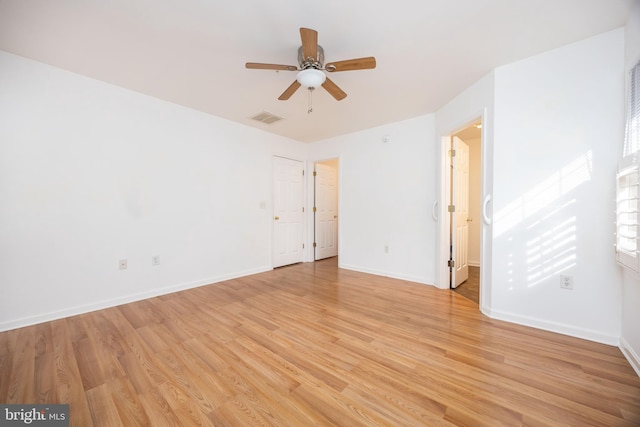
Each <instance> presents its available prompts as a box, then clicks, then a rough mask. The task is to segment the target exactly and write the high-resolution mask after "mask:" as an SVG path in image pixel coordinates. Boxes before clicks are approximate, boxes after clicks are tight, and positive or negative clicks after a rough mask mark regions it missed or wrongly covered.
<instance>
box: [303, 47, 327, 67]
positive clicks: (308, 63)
mask: <svg viewBox="0 0 640 427" xmlns="http://www.w3.org/2000/svg"><path fill="white" fill-rule="evenodd" d="M298 64H299V65H300V69H301V70H304V69H306V68H315V69H318V70H320V69H322V65H323V64H324V49H323V48H322V46H320V45H318V58H317V60H316V61H314V60H313V59H312V58H305V57H304V53H302V46H300V47H299V48H298Z"/></svg>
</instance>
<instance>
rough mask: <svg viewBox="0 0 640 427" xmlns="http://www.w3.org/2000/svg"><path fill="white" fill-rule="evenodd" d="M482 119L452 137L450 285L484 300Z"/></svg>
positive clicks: (467, 296)
mask: <svg viewBox="0 0 640 427" xmlns="http://www.w3.org/2000/svg"><path fill="white" fill-rule="evenodd" d="M481 129H482V121H481V119H478V120H475V121H474V122H473V123H471V124H470V125H468V126H467V127H465V128H464V129H462V130H460V131H458V132H456V133H454V134H453V135H451V138H450V143H451V146H450V150H449V152H448V157H449V162H450V163H449V164H450V170H451V174H450V180H449V183H450V186H449V189H448V190H449V203H448V206H450V208H449V209H448V211H449V215H450V216H449V248H450V276H449V277H450V279H449V286H450V288H451V289H453V290H454V291H455V292H457V293H459V294H461V295H463V296H465V297H466V298H468V299H470V300H472V301H474V302H475V303H477V304H479V303H480V265H481V247H482V245H481V233H482V201H481V195H482V184H481V183H482V130H481Z"/></svg>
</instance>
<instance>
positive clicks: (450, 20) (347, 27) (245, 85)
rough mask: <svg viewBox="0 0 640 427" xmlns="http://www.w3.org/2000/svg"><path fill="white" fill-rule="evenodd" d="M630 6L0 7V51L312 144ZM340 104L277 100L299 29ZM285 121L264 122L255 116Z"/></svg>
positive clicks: (88, 1)
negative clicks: (312, 35) (332, 67)
mask: <svg viewBox="0 0 640 427" xmlns="http://www.w3.org/2000/svg"><path fill="white" fill-rule="evenodd" d="M633 3H634V0H529V1H520V0H394V1H384V2H371V1H370V0H367V1H365V0H347V1H345V0H322V1H308V0H270V1H266V0H237V1H225V0H108V1H105V0H0V49H2V50H5V51H8V52H11V53H15V54H18V55H22V56H25V57H27V58H32V59H35V60H37V61H41V62H44V63H48V64H51V65H54V66H57V67H60V68H63V69H67V70H70V71H73V72H75V73H78V74H82V75H85V76H89V77H93V78H95V79H98V80H102V81H105V82H109V83H112V84H115V85H118V86H122V87H125V88H128V89H131V90H134V91H137V92H141V93H145V94H147V95H151V96H154V97H156V98H160V99H164V100H167V101H171V102H174V103H177V104H181V105H184V106H187V107H190V108H193V109H196V110H200V111H204V112H206V113H210V114H213V115H216V116H220V117H224V118H226V119H229V120H232V121H235V122H239V123H243V124H246V125H249V126H254V127H257V128H261V129H264V130H266V131H268V132H273V133H276V134H279V135H283V136H287V137H290V138H293V139H295V140H299V141H304V142H310V141H317V140H322V139H325V138H329V137H333V136H337V135H341V134H345V133H349V132H353V131H358V130H361V129H366V128H370V127H374V126H378V125H382V124H385V123H391V122H395V121H399V120H403V119H408V118H412V117H416V116H419V115H422V114H426V113H431V112H434V111H435V110H437V109H438V108H439V107H441V106H442V105H443V104H444V103H446V102H447V101H449V100H451V99H452V98H453V97H454V96H456V95H457V94H459V93H460V92H462V91H463V90H464V89H465V88H467V87H468V86H469V85H471V84H472V83H474V82H475V81H476V80H478V79H479V78H481V77H482V76H483V75H485V74H486V73H487V72H489V71H490V70H492V69H493V68H495V67H497V66H500V65H503V64H507V63H510V62H513V61H516V60H519V59H522V58H526V57H528V56H531V55H534V54H537V53H541V52H544V51H546V50H549V49H553V48H556V47H559V46H562V45H565V44H568V43H571V42H574V41H578V40H581V39H584V38H587V37H589V36H592V35H595V34H599V33H602V32H605V31H608V30H612V29H614V28H618V27H621V26H623V25H624V24H625V22H626V19H627V16H628V15H629V12H630V10H631V7H632V5H633ZM300 27H308V28H313V29H315V30H317V31H318V33H319V37H318V39H319V40H318V43H319V44H320V45H321V46H323V47H324V49H325V59H326V61H325V62H332V61H339V60H345V59H351V58H358V57H364V56H375V57H376V59H377V64H378V65H377V68H376V69H374V70H360V71H347V72H340V73H333V74H331V79H332V80H333V81H334V82H335V83H336V84H338V85H339V86H340V87H341V88H342V89H343V90H344V91H345V92H347V94H348V96H347V98H346V99H344V100H343V101H339V102H338V101H336V100H334V99H333V98H332V97H331V96H330V95H329V94H328V93H327V92H326V91H324V90H322V89H319V90H316V91H315V92H314V94H313V113H311V114H307V109H308V96H307V93H306V91H305V90H303V89H300V90H298V92H296V93H295V94H294V95H293V96H292V97H291V99H290V100H289V101H278V100H277V98H278V96H279V95H280V94H281V93H282V92H283V91H284V90H285V89H286V88H287V87H288V86H289V84H291V82H292V81H293V80H294V79H295V72H288V71H280V72H276V71H270V70H269V71H267V70H247V69H245V67H244V64H245V62H267V63H276V64H291V65H297V49H298V47H299V46H300V35H299V28H300ZM263 110H266V111H269V112H272V113H274V114H276V115H280V116H283V117H285V118H286V119H285V120H282V121H280V122H277V123H274V124H271V125H266V124H263V123H259V122H255V121H253V120H250V119H249V117H251V116H253V115H255V114H257V113H259V112H261V111H263Z"/></svg>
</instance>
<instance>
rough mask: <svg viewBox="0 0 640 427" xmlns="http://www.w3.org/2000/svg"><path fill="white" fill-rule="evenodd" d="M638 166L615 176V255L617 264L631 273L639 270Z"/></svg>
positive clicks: (625, 169)
mask: <svg viewBox="0 0 640 427" xmlns="http://www.w3.org/2000/svg"><path fill="white" fill-rule="evenodd" d="M639 176H640V175H639V174H638V164H637V162H634V163H633V164H631V165H629V166H627V167H625V168H623V169H622V170H621V171H619V172H618V176H617V185H616V190H617V198H616V203H617V206H616V228H617V230H616V253H617V258H618V263H620V264H621V265H623V266H624V267H627V268H630V269H632V270H633V271H639V270H640V261H639V257H638V220H639V219H640V218H639V216H638V208H639V207H640V205H639V204H638V196H640V192H639V191H638V184H639V181H640V180H639V179H638V178H639Z"/></svg>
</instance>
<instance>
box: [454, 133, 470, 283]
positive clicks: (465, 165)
mask: <svg viewBox="0 0 640 427" xmlns="http://www.w3.org/2000/svg"><path fill="white" fill-rule="evenodd" d="M453 150H454V151H453V152H454V153H455V155H454V156H453V159H452V164H453V189H452V199H453V205H454V212H453V215H452V216H453V221H452V224H453V225H452V229H453V232H452V239H451V241H452V244H453V248H452V255H453V261H454V274H453V278H452V281H451V284H452V286H453V287H454V288H455V287H457V286H458V285H460V284H461V283H462V282H464V281H465V280H467V279H468V278H469V222H468V219H469V146H468V145H467V144H465V143H464V142H463V141H462V140H461V139H460V138H458V137H457V136H454V137H453Z"/></svg>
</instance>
